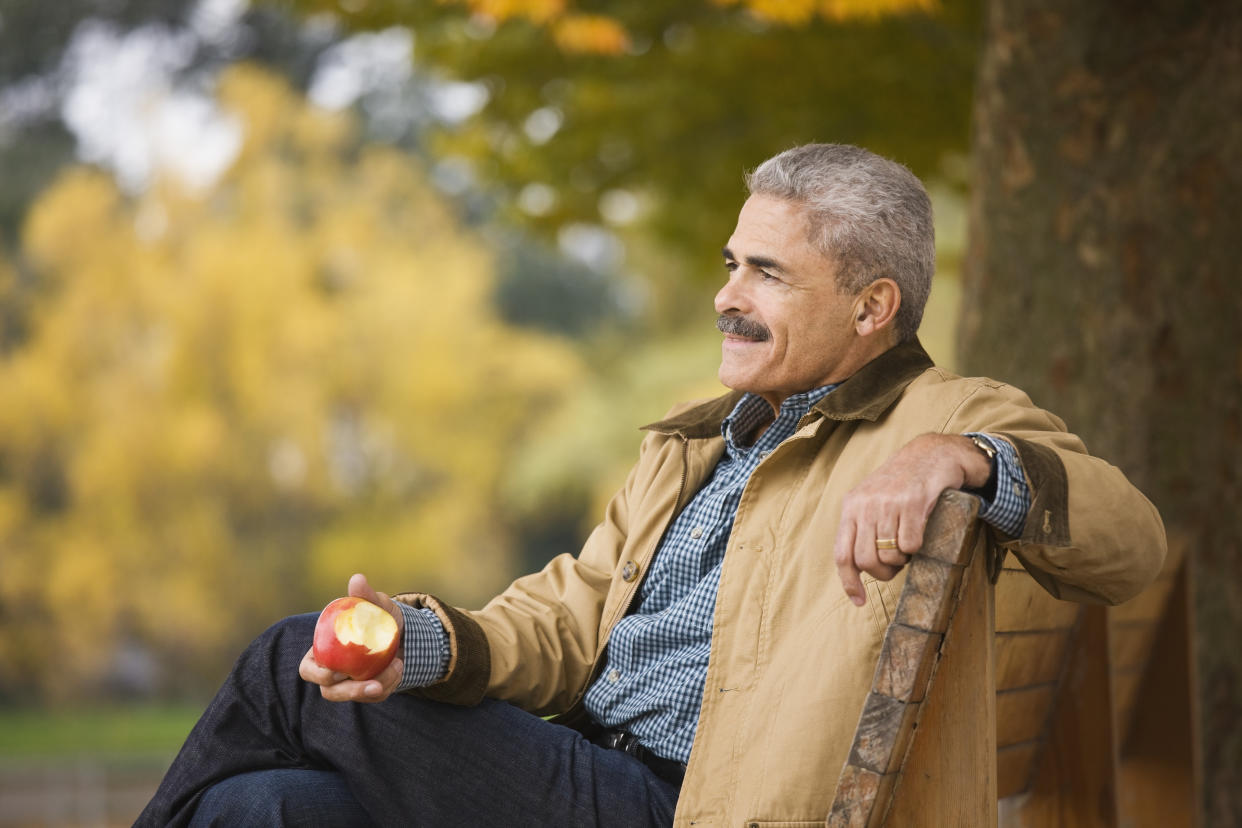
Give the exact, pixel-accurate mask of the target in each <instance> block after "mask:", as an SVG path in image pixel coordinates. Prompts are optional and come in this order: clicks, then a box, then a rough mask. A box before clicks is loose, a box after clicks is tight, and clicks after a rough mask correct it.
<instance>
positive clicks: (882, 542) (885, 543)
mask: <svg viewBox="0 0 1242 828" xmlns="http://www.w3.org/2000/svg"><path fill="white" fill-rule="evenodd" d="M875 548H876V549H896V548H897V539H896V538H876V539H875Z"/></svg>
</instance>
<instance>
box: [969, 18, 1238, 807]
mask: <svg viewBox="0 0 1242 828" xmlns="http://www.w3.org/2000/svg"><path fill="white" fill-rule="evenodd" d="M987 26H988V30H987V35H986V43H987V45H986V48H985V54H984V56H983V61H982V67H981V71H980V77H979V83H978V90H977V98H976V105H975V107H976V108H975V121H976V123H975V148H974V153H975V170H974V172H975V188H974V196H973V202H972V207H971V211H972V215H971V231H970V236H971V240H970V247H969V254H968V256H967V265H966V275H965V289H964V298H963V310H962V324H961V329H960V334H959V343H958V344H959V364H960V365H961V366H962V367H963V369H964V370H965V371H966V372H967V373H975V374H985V375H990V376H994V377H997V378H1000V379H1004V380H1008V381H1012V382H1013V383H1014V384H1016V385H1018V386H1020V387H1022V388H1023V389H1025V390H1026V391H1027V392H1028V393H1030V394H1031V396H1032V398H1033V399H1034V400H1035V401H1036V403H1038V404H1040V405H1042V406H1044V407H1046V408H1048V409H1050V410H1052V411H1055V412H1057V413H1058V414H1060V415H1061V416H1062V417H1064V418H1065V419H1066V421H1067V423H1068V424H1069V427H1070V429H1071V430H1073V431H1075V432H1077V433H1078V434H1080V435H1082V437H1083V439H1084V440H1086V442H1087V445H1088V446H1089V447H1090V448H1091V450H1092V452H1093V453H1095V454H1098V455H1101V456H1103V457H1106V458H1108V459H1109V460H1110V461H1112V462H1113V463H1115V464H1117V465H1118V466H1120V467H1121V468H1122V469H1124V470H1125V471H1126V472H1127V473H1128V474H1129V475H1130V479H1131V480H1133V481H1134V482H1135V484H1136V485H1138V486H1139V488H1141V489H1142V490H1143V491H1144V492H1145V493H1146V494H1147V495H1148V496H1149V497H1150V498H1151V499H1152V500H1153V502H1155V504H1156V505H1157V506H1158V507H1159V509H1160V512H1161V515H1162V516H1163V518H1164V520H1165V523H1166V526H1167V529H1168V534H1169V541H1170V545H1171V546H1172V547H1176V548H1179V549H1184V550H1185V552H1186V554H1187V556H1188V559H1189V563H1190V575H1191V587H1190V597H1191V601H1192V624H1191V629H1192V631H1193V632H1192V635H1193V637H1194V642H1193V663H1194V665H1195V667H1194V673H1195V675H1194V676H1193V677H1192V682H1191V686H1192V687H1194V688H1195V689H1196V704H1195V705H1193V707H1194V708H1195V711H1196V712H1195V717H1196V718H1197V721H1195V722H1193V727H1192V730H1194V731H1197V734H1198V739H1197V751H1198V765H1199V771H1200V779H1201V786H1202V787H1201V792H1200V796H1199V800H1200V802H1199V807H1200V808H1201V809H1202V813H1201V814H1200V818H1201V819H1202V820H1203V824H1206V825H1213V826H1215V825H1221V826H1224V825H1230V826H1232V825H1242V644H1239V641H1238V634H1239V631H1240V630H1242V515H1240V514H1239V506H1240V505H1242V496H1240V495H1242V492H1240V491H1239V483H1238V481H1239V471H1238V467H1239V464H1242V413H1240V412H1242V335H1240V334H1239V329H1240V328H1242V287H1240V286H1239V278H1238V277H1239V269H1240V268H1242V3H1239V2H1237V1H1236V0H1202V2H1194V0H1153V1H1152V2H1138V1H1135V2H1128V3H1127V2H1120V0H1111V1H1110V0H993V1H992V3H991V6H990V9H989V21H988V24H987ZM1178 712H1179V711H1170V714H1171V715H1176V714H1177V713H1178ZM1182 714H1183V715H1185V713H1184V712H1182ZM1187 718H1188V721H1189V720H1190V717H1189V716H1188V717H1187Z"/></svg>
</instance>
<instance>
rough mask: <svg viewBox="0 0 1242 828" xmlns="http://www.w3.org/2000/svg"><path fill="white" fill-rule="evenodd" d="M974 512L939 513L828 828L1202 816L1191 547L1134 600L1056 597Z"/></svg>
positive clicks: (950, 499)
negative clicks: (1186, 565)
mask: <svg viewBox="0 0 1242 828" xmlns="http://www.w3.org/2000/svg"><path fill="white" fill-rule="evenodd" d="M977 511H978V501H977V500H976V499H975V498H974V497H971V496H969V495H965V494H963V493H961V492H946V493H945V494H944V495H943V496H942V497H941V500H940V503H939V504H938V505H937V507H936V509H935V510H934V512H933V513H932V516H931V519H930V521H929V524H928V528H927V531H926V533H925V539H926V541H925V544H924V547H923V549H922V550H921V551H920V552H919V553H918V554H917V555H915V556H914V557H913V558H912V559H911V562H910V564H909V567H908V573H907V576H906V582H905V586H904V588H903V591H902V594H901V598H900V600H899V602H898V605H897V608H896V610H895V612H894V617H893V621H892V623H891V624H890V625H889V628H888V630H887V632H886V634H885V638H884V643H883V647H882V650H881V654H880V659H879V662H878V664H877V665H876V671H875V676H874V679H873V682H872V687H871V692H870V693H869V694H868V696H867V699H866V701H865V703H864V706H863V711H862V714H861V716H860V718H859V723H858V729H857V731H856V733H855V736H854V742H853V745H852V747H851V751H850V755H849V758H848V760H847V761H846V764H845V767H844V768H843V769H842V770H841V774H840V778H839V781H838V783H837V791H836V798H835V800H834V802H833V804H832V807H831V810H830V812H829V815H828V825H829V826H833V828H846V826H850V827H851V828H863V826H872V827H874V826H882V825H890V826H924V825H926V826H992V825H998V824H999V825H1001V826H1006V827H1007V828H1019V827H1025V826H1058V827H1059V826H1120V825H1127V826H1128V825H1136V826H1139V825H1160V826H1178V825H1187V826H1189V825H1193V824H1195V820H1194V818H1193V814H1194V804H1195V801H1196V799H1195V793H1194V779H1193V769H1192V762H1191V759H1190V757H1191V755H1192V753H1193V752H1192V750H1191V736H1190V732H1189V731H1190V728H1189V724H1188V723H1189V722H1190V721H1191V720H1192V719H1191V716H1190V704H1191V694H1190V690H1189V684H1188V679H1187V677H1188V676H1189V674H1190V673H1189V662H1188V660H1187V659H1188V648H1187V646H1186V642H1187V635H1186V632H1187V630H1186V626H1185V624H1186V615H1187V613H1186V609H1187V607H1186V599H1185V593H1186V590H1185V576H1184V572H1183V571H1182V567H1180V566H1179V564H1180V562H1181V558H1182V557H1183V556H1182V555H1181V554H1179V551H1178V550H1171V551H1170V561H1169V562H1168V563H1167V564H1166V567H1165V571H1164V573H1163V574H1162V576H1161V577H1160V578H1159V579H1158V580H1157V581H1156V583H1154V584H1153V585H1152V586H1151V587H1149V588H1148V589H1147V590H1146V591H1144V592H1143V593H1142V594H1141V595H1140V596H1138V597H1137V598H1135V599H1134V600H1132V601H1130V602H1127V603H1126V604H1123V605H1121V606H1119V607H1111V608H1105V607H1102V606H1087V605H1080V604H1073V603H1069V602H1065V601H1059V600H1057V599H1055V598H1053V597H1052V596H1051V595H1049V594H1048V593H1047V592H1045V591H1044V590H1043V589H1042V588H1041V587H1040V586H1039V585H1038V584H1037V583H1036V582H1035V580H1034V579H1033V578H1031V576H1030V575H1029V574H1027V572H1026V571H1025V570H1024V569H1022V567H1021V565H1020V564H1019V563H1018V562H1017V561H1016V560H1015V559H1014V558H1013V556H1007V557H1004V558H1002V557H1001V556H1000V555H999V554H997V553H996V552H995V551H993V550H989V548H988V544H987V543H986V533H984V532H982V531H981V527H980V524H979V522H978V521H977V519H976V518H977ZM1153 650H1155V652H1156V656H1155V657H1154V658H1152V657H1151V656H1150V654H1151V653H1152V652H1153ZM1153 662H1154V664H1155V668H1154V669H1149V668H1152V665H1153ZM1178 722H1182V723H1184V724H1183V725H1182V726H1181V727H1178V726H1177V723H1178Z"/></svg>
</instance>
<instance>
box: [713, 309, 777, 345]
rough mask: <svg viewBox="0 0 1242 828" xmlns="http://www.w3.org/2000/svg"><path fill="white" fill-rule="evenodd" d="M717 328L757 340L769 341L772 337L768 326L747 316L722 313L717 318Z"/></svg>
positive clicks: (727, 332) (726, 332)
mask: <svg viewBox="0 0 1242 828" xmlns="http://www.w3.org/2000/svg"><path fill="white" fill-rule="evenodd" d="M716 328H717V329H718V330H719V331H720V332H721V333H725V334H731V335H733V336H741V337H744V338H746V339H753V340H755V341H756V342H767V341H768V340H769V339H771V337H772V333H771V332H770V331H769V330H768V329H767V327H766V326H764V325H763V324H761V323H759V322H755V321H753V320H750V319H747V318H746V317H745V316H738V315H729V316H725V315H721V316H719V317H717V319H716Z"/></svg>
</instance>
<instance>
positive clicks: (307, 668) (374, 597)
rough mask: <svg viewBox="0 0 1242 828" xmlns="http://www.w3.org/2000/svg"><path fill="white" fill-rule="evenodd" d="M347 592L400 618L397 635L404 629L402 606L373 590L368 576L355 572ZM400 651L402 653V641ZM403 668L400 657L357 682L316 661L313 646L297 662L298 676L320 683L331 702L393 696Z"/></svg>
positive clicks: (364, 700)
mask: <svg viewBox="0 0 1242 828" xmlns="http://www.w3.org/2000/svg"><path fill="white" fill-rule="evenodd" d="M348 594H349V595H351V596H354V597H356V598H363V599H365V600H367V601H370V602H371V603H372V604H375V605H377V606H379V607H381V608H382V609H384V610H385V611H387V612H388V613H389V614H390V615H392V617H393V618H394V619H396V621H397V630H398V633H397V634H398V635H400V634H401V630H404V629H405V619H404V617H403V616H402V614H401V609H400V607H398V606H397V605H396V603H395V602H394V601H393V600H392V599H391V598H389V597H388V596H387V595H385V594H384V593H382V592H376V591H375V590H373V589H372V588H371V585H370V584H369V583H367V578H366V576H365V575H354V576H353V577H352V578H350V579H349V593H348ZM397 652H401V647H400V644H398V646H397ZM404 669H405V665H404V663H403V662H402V661H401V657H400V656H397V657H396V658H394V659H393V660H392V661H390V662H389V663H388V666H387V667H385V668H384V670H383V672H381V673H380V674H379V675H378V676H376V677H375V678H372V679H367V680H366V681H355V680H354V679H351V678H350V677H349V676H347V675H345V674H344V673H338V672H336V671H335V670H329V669H328V668H326V667H323V666H321V665H320V664H319V662H317V661H315V650H314V648H313V647H312V648H311V649H310V650H307V651H306V655H304V656H303V657H302V663H301V664H300V665H298V675H300V676H301V677H302V678H303V679H305V680H306V681H309V682H310V683H311V684H318V685H319V692H320V694H321V695H322V696H323V697H324V698H325V699H327V700H328V701H354V702H379V701H383V700H384V699H386V698H388V697H389V696H391V695H392V694H393V691H394V690H396V689H397V685H398V684H400V683H401V674H402V671H403V670H404Z"/></svg>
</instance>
